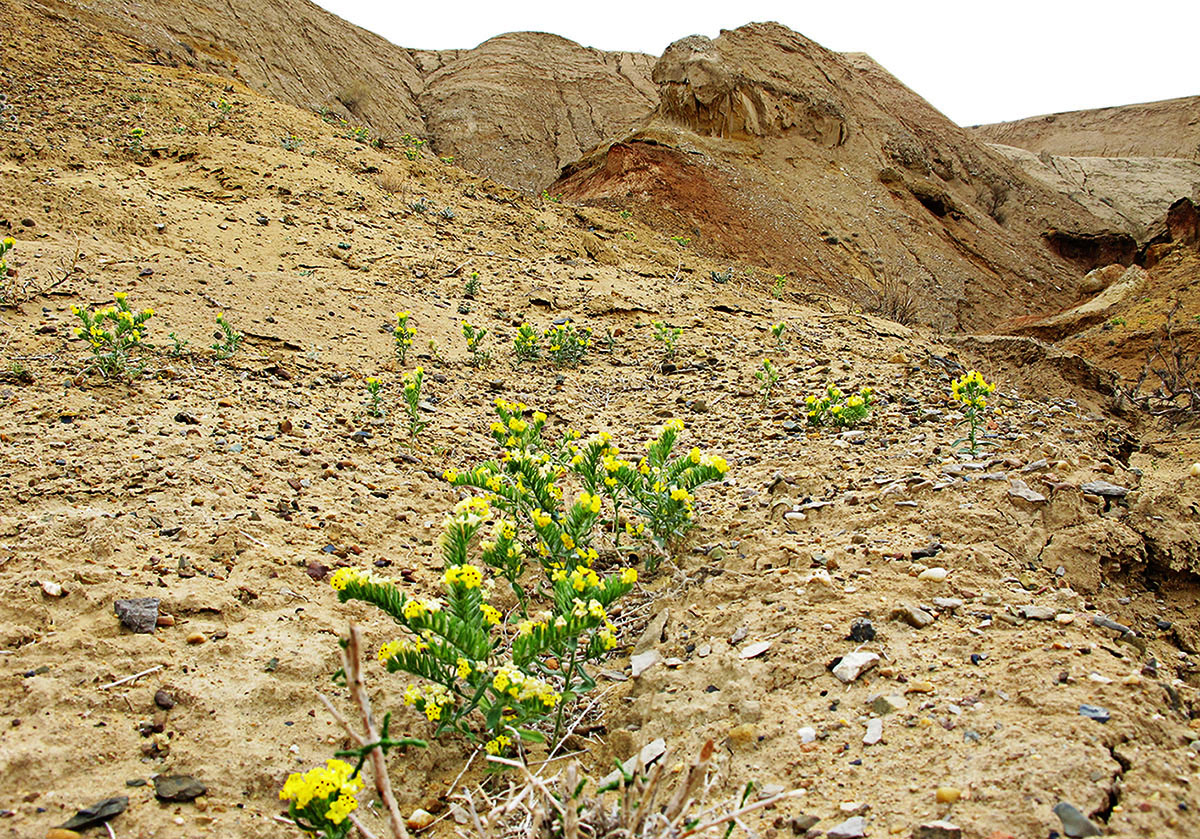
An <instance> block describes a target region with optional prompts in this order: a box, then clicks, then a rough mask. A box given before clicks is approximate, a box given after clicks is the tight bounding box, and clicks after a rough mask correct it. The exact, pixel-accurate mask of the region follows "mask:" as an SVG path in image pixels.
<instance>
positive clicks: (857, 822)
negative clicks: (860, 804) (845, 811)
mask: <svg viewBox="0 0 1200 839" xmlns="http://www.w3.org/2000/svg"><path fill="white" fill-rule="evenodd" d="M866 835H867V820H866V819H865V818H863V817H862V816H852V817H851V818H848V819H846V820H845V821H844V822H842V823H841V824H837V825H834V826H833V827H831V828H829V832H828V833H826V834H825V837H826V839H861V837H863V836H866Z"/></svg>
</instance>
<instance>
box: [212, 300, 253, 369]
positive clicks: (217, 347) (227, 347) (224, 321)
mask: <svg viewBox="0 0 1200 839" xmlns="http://www.w3.org/2000/svg"><path fill="white" fill-rule="evenodd" d="M244 337H245V336H244V335H242V333H241V332H238V331H237V330H236V329H234V328H233V324H231V323H230V322H229V320H228V318H226V317H225V313H224V312H221V313H220V314H219V315H217V331H216V332H214V333H213V338H214V339H215V340H214V341H213V343H212V351H213V353H214V354H215V355H216V357H217V358H218V359H226V358H233V356H234V354H235V353H236V352H237V351H238V349H239V348H240V347H241V346H242V338H244Z"/></svg>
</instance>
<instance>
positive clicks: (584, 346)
mask: <svg viewBox="0 0 1200 839" xmlns="http://www.w3.org/2000/svg"><path fill="white" fill-rule="evenodd" d="M542 337H543V339H544V340H545V341H546V353H547V355H549V357H550V360H551V361H552V362H553V363H554V364H555V365H556V366H558V367H578V366H579V365H580V364H582V363H583V362H584V360H585V359H586V358H587V354H588V350H589V349H591V347H592V330H590V329H588V328H587V327H582V328H580V329H576V328H575V325H574V324H573V323H571V322H570V321H567V322H566V323H556V324H554V325H553V326H551V327H550V328H549V329H547V330H546V332H545V334H544V335H543V336H542Z"/></svg>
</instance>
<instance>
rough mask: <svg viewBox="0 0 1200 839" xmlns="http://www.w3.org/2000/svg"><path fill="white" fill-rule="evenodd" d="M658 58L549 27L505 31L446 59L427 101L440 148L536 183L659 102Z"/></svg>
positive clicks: (499, 175)
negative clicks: (653, 73) (589, 42)
mask: <svg viewBox="0 0 1200 839" xmlns="http://www.w3.org/2000/svg"><path fill="white" fill-rule="evenodd" d="M653 62H654V60H653V59H652V58H651V57H650V56H647V55H641V54H634V53H606V52H603V51H601V50H595V49H587V48H585V47H581V46H580V45H579V44H576V43H575V42H574V41H568V40H567V39H566V38H560V37H559V36H557V35H548V34H546V33H541V32H520V33H514V34H509V35H501V36H500V37H497V38H492V39H491V40H488V41H485V42H484V43H482V44H480V45H479V46H478V47H476V48H475V49H473V50H464V51H461V52H458V53H455V54H454V59H453V60H451V61H448V62H446V63H445V64H443V65H441V66H439V67H437V69H436V70H434V71H433V72H432V73H431V74H430V75H429V76H428V77H427V79H426V87H425V89H424V91H423V92H422V94H421V96H420V100H419V104H420V107H421V110H422V111H423V112H424V113H425V115H426V126H427V130H428V132H429V136H430V137H432V138H433V139H434V144H435V147H436V149H437V151H438V153H439V154H451V155H454V157H455V159H456V160H458V161H459V162H460V163H461V164H462V165H463V166H465V167H466V168H468V169H470V170H472V171H475V172H479V173H481V174H484V175H488V176H489V177H493V178H496V179H497V180H500V181H503V182H505V183H508V184H511V185H514V186H519V187H523V188H526V189H535V190H536V189H541V188H542V187H544V186H546V185H548V184H549V183H550V182H551V181H552V180H553V179H554V177H555V175H556V174H557V172H558V170H559V169H561V168H562V167H563V166H565V165H566V164H568V163H571V162H573V161H575V160H578V159H579V157H580V156H582V154H583V152H584V151H586V150H588V149H590V148H592V147H594V146H595V145H596V144H598V143H600V142H602V141H604V140H605V139H607V138H608V137H611V136H615V135H618V134H622V133H624V132H626V131H628V130H629V129H630V128H632V127H633V125H634V123H635V122H636V121H637V120H639V119H641V118H642V117H643V116H645V115H646V114H647V113H649V112H650V111H651V110H652V109H653V108H654V105H655V104H656V103H657V102H658V94H657V91H656V90H655V87H654V85H653V84H652V83H651V82H650V69H651V67H652V65H653ZM425 66H428V64H426V65H425Z"/></svg>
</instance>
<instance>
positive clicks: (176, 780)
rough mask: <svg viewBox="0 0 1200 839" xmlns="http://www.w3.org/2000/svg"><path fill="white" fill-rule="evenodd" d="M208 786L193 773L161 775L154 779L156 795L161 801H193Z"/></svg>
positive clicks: (205, 791)
mask: <svg viewBox="0 0 1200 839" xmlns="http://www.w3.org/2000/svg"><path fill="white" fill-rule="evenodd" d="M207 792H208V788H207V787H205V786H204V784H202V783H200V781H198V780H196V779H195V778H193V777H192V776H191V775H159V776H157V777H156V778H155V779H154V795H155V797H156V798H158V800H159V801H191V800H192V799H194V798H199V797H200V796H202V795H204V794H205V793H207Z"/></svg>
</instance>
